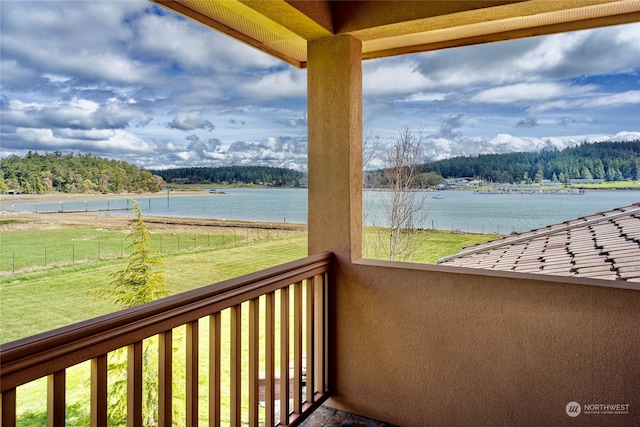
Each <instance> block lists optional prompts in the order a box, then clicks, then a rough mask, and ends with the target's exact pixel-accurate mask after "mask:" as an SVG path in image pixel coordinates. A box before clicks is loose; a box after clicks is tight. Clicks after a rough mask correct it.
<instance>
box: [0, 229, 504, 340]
mask: <svg viewBox="0 0 640 427" xmlns="http://www.w3.org/2000/svg"><path fill="white" fill-rule="evenodd" d="M372 233H374V231H373V230H370V231H369V235H368V238H367V241H372V240H374V239H373V238H372ZM278 235H279V234H278V232H276V231H273V230H272V231H270V232H267V231H265V230H262V238H261V239H257V238H256V239H254V238H250V239H249V243H247V240H246V238H244V236H243V240H242V241H241V240H239V234H238V236H236V237H235V238H234V236H233V234H213V233H210V234H202V233H201V234H195V233H194V234H183V235H181V237H180V236H176V235H170V234H153V235H152V242H153V246H154V247H155V248H156V249H158V250H160V248H161V247H162V257H163V259H164V261H165V263H164V265H163V266H162V270H163V271H164V273H165V276H166V277H167V281H168V284H169V285H168V286H169V290H170V291H171V293H173V294H175V293H179V292H184V291H187V290H190V289H194V288H197V287H201V286H204V285H207V284H211V283H215V282H218V281H221V280H225V279H229V278H232V277H236V276H240V275H243V274H247V273H250V272H253V271H257V270H260V269H263V268H267V267H271V266H274V265H278V264H282V263H284V262H288V261H292V260H295V259H299V258H303V257H304V256H306V254H307V242H306V234H296V235H294V236H293V237H278ZM124 236H125V235H124V234H123V233H122V231H115V230H100V229H91V228H62V229H55V230H47V231H46V233H43V232H42V231H39V232H37V231H13V232H3V234H2V244H1V245H0V259H1V260H2V261H1V262H0V266H1V268H0V271H1V272H2V275H0V292H1V295H2V300H1V305H2V310H1V314H0V317H1V320H2V330H1V331H0V342H8V341H13V340H15V339H18V338H22V337H25V336H29V335H34V334H37V333H40V332H44V331H46V330H50V329H53V328H56V327H61V326H64V325H68V324H71V323H75V322H79V321H81V320H85V319H88V318H92V317H96V316H99V315H102V314H105V313H109V312H112V311H114V310H116V307H115V306H114V305H113V304H111V303H110V302H108V301H104V300H96V299H94V298H92V296H91V295H90V290H91V289H93V288H100V287H106V286H108V284H109V281H110V278H109V275H110V274H111V273H113V272H114V271H117V270H120V269H122V268H123V267H124V263H125V261H126V258H124V257H126V256H127V254H128V249H127V244H128V241H126V240H125V239H124ZM179 237H180V242H182V243H179V241H178V239H179ZM492 237H495V236H489V235H480V234H463V233H454V232H447V231H433V230H428V231H424V232H422V233H420V234H418V238H419V242H418V251H417V252H416V255H415V259H414V261H415V262H423V263H430V264H433V263H435V261H436V260H438V259H439V258H441V257H443V256H446V255H450V254H453V253H456V252H458V251H460V249H462V247H464V246H470V245H473V244H475V243H479V242H483V241H486V240H488V239H490V238H492ZM247 245H250V248H248V247H247ZM98 247H99V251H98ZM45 248H46V249H45ZM45 251H46V255H45ZM15 253H19V254H20V256H19V257H16V258H18V259H17V260H16V261H13V255H14V254H15ZM368 253H372V252H371V251H368ZM45 256H46V258H47V260H46V261H45ZM12 264H17V267H19V268H16V269H15V273H12V272H11V271H12ZM78 307H82V310H78ZM36 313H37V314H36ZM43 313H45V314H44V315H43Z"/></svg>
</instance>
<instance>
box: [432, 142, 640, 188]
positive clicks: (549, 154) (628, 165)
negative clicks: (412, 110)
mask: <svg viewBox="0 0 640 427" xmlns="http://www.w3.org/2000/svg"><path fill="white" fill-rule="evenodd" d="M420 171H421V172H423V173H426V172H434V173H437V174H439V175H440V176H443V177H479V178H482V179H483V180H485V181H493V182H502V183H519V182H523V181H524V182H540V181H542V180H543V179H544V180H551V181H559V182H568V181H569V180H571V179H603V180H605V181H624V180H638V179H640V140H636V141H629V142H596V143H582V144H579V145H577V146H574V147H567V148H565V149H563V150H557V149H556V150H543V151H540V152H535V153H531V152H529V153H527V152H519V153H507V154H481V155H479V156H477V157H454V158H451V159H446V160H440V161H436V162H430V163H425V164H424V165H422V166H421V167H420Z"/></svg>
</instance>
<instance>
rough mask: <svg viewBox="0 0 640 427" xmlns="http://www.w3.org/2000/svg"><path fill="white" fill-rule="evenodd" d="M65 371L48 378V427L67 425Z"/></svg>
mask: <svg viewBox="0 0 640 427" xmlns="http://www.w3.org/2000/svg"><path fill="white" fill-rule="evenodd" d="M65 380H66V376H65V372H64V371H58V372H56V373H54V374H51V375H49V376H47V427H54V426H63V425H65V394H66V390H65V382H66V381H65Z"/></svg>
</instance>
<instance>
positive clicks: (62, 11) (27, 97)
mask: <svg viewBox="0 0 640 427" xmlns="http://www.w3.org/2000/svg"><path fill="white" fill-rule="evenodd" d="M0 8H1V10H0V19H1V23H0V31H1V32H2V33H1V38H0V49H1V52H0V53H1V55H0V60H1V68H0V85H1V87H0V93H1V95H0V114H1V116H0V132H1V135H0V137H1V140H0V157H5V156H8V155H11V154H17V155H24V154H25V153H26V152H27V151H29V150H31V151H38V152H41V153H44V152H53V151H61V152H65V153H66V152H74V153H78V152H83V153H85V152H90V153H93V154H95V155H97V156H101V157H109V158H116V159H121V160H126V161H129V162H131V163H134V164H136V165H139V166H143V167H146V168H149V169H154V168H166V167H179V166H220V165H232V164H261V165H270V166H284V167H294V168H297V169H302V170H305V169H306V163H307V160H306V153H307V120H306V117H307V116H306V71H305V70H299V69H296V68H294V67H291V66H289V65H287V64H285V63H283V62H281V61H279V60H277V59H275V58H272V57H270V56H267V55H266V54H263V53H260V52H258V51H256V50H254V49H252V48H248V47H246V46H244V45H242V44H240V43H238V42H236V41H234V40H231V39H229V38H228V37H226V36H223V35H221V34H218V33H216V32H214V31H212V30H210V29H207V28H205V27H203V26H201V25H199V24H197V23H194V22H191V21H189V20H186V19H184V18H182V17H179V16H177V15H175V14H173V13H170V12H167V11H165V10H164V9H161V8H158V7H157V6H154V5H153V4H151V3H149V2H147V1H145V0H140V1H138V0H130V1H110V2H100V1H69V2H64V1H56V2H50V1H25V0H21V1H11V0H0ZM363 72H364V78H363V85H364V87H363V92H364V101H363V111H364V117H363V121H364V124H365V128H366V129H365V134H366V135H367V137H368V139H369V140H371V141H376V145H377V146H378V147H383V146H384V145H385V144H387V143H389V142H390V141H392V140H393V139H394V138H395V137H396V136H397V135H398V132H399V131H400V130H401V129H402V127H403V126H405V125H406V126H409V127H410V128H411V129H415V130H418V129H420V130H421V131H422V135H423V138H424V139H423V143H424V146H425V147H426V159H427V160H428V159H440V158H446V157H451V156H454V155H475V154H478V153H500V152H508V151H533V150H540V149H543V148H548V147H557V148H560V149H561V148H564V147H565V146H568V145H572V144H575V143H579V142H582V141H600V140H631V139H638V138H640V24H631V25H625V26H620V27H611V28H604V29H598V30H593V31H582V32H576V33H568V34H561V35H555V36H549V37H540V38H532V39H527V40H517V41H511V42H504V43H494V44H490V45H485V46H477V47H471V48H462V49H452V50H446V51H440V52H431V53H424V54H418V55H410V56H402V57H395V58H387V59H382V60H374V61H367V62H365V63H364V64H363ZM381 149H382V148H381ZM373 166H376V164H375V162H374V164H373Z"/></svg>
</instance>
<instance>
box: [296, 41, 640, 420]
mask: <svg viewBox="0 0 640 427" xmlns="http://www.w3.org/2000/svg"><path fill="white" fill-rule="evenodd" d="M308 66H309V71H308V73H309V74H308V84H309V107H308V109H309V251H310V253H317V252H321V251H325V250H328V251H332V252H334V253H335V254H336V262H335V268H334V270H333V272H332V277H331V279H332V283H331V288H330V292H331V295H330V301H331V303H330V306H331V327H330V334H331V341H330V343H331V371H332V386H333V390H334V395H333V397H332V398H331V399H330V401H329V404H330V405H333V406H335V407H337V408H340V409H345V410H348V411H350V412H354V413H357V414H361V415H364V416H368V417H372V418H376V419H379V420H383V421H387V422H390V423H394V424H397V425H401V426H426V425H442V426H449V425H460V426H472V425H473V426H476V425H544V426H551V425H554V426H555V425H564V424H567V425H573V424H579V425H607V424H608V425H618V426H620V425H640V350H639V349H640V288H638V287H636V290H628V289H616V288H611V287H603V286H596V284H597V283H599V282H595V281H590V282H589V281H585V280H583V281H582V282H581V281H578V280H574V279H563V281H560V279H559V278H552V277H547V278H545V277H543V276H534V277H531V276H526V275H518V274H511V275H510V274H508V273H491V274H490V273H488V272H478V270H463V269H452V268H450V267H443V266H424V265H423V266H416V265H408V264H404V265H403V264H392V263H384V262H374V261H362V260H360V257H361V247H362V246H361V245H362V204H361V200H362V178H361V176H362V175H361V168H362V163H361V158H362V152H361V138H362V133H361V126H362V124H361V120H362V119H361V91H362V88H361V60H360V44H359V42H358V41H357V40H354V39H353V38H351V37H349V36H340V37H333V38H329V39H325V40H319V41H316V42H313V43H310V44H309V63H308ZM571 401H577V402H578V403H580V404H582V405H586V404H620V405H629V413H630V414H629V415H587V414H581V415H580V416H578V417H576V418H571V417H569V416H568V415H567V414H566V412H565V408H566V405H567V404H568V403H569V402H571Z"/></svg>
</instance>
